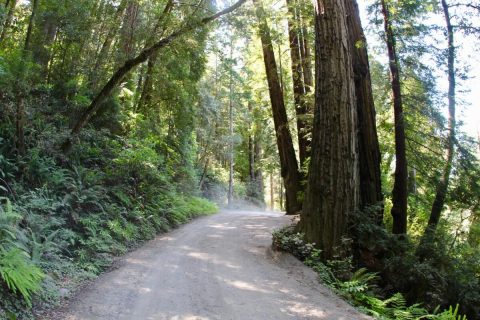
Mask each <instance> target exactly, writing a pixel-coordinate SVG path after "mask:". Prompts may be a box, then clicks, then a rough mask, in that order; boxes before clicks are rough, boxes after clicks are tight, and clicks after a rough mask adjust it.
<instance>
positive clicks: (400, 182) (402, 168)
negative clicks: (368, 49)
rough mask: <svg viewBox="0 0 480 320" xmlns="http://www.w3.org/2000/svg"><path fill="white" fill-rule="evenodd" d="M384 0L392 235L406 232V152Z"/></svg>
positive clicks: (396, 70) (384, 0)
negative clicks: (389, 99)
mask: <svg viewBox="0 0 480 320" xmlns="http://www.w3.org/2000/svg"><path fill="white" fill-rule="evenodd" d="M387 1H388V0H382V1H381V3H382V12H383V19H384V27H385V41H386V43H387V49H388V58H389V66H390V81H391V86H392V100H393V114H394V121H395V182H394V184H393V190H392V202H393V206H392V211H391V213H392V217H393V229H392V232H393V233H395V234H405V233H407V200H408V191H407V179H408V171H407V153H406V145H405V117H404V113H403V102H402V90H401V85H400V70H399V63H398V55H397V48H396V38H395V34H394V32H393V26H392V21H391V17H390V8H389V6H388V3H387Z"/></svg>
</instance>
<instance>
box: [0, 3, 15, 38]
mask: <svg viewBox="0 0 480 320" xmlns="http://www.w3.org/2000/svg"><path fill="white" fill-rule="evenodd" d="M17 3H18V0H10V1H9V2H7V3H6V5H5V8H6V9H8V11H7V16H6V17H5V22H4V23H3V28H2V34H1V35H0V43H3V41H5V39H6V37H7V32H8V29H9V28H10V25H11V24H12V20H13V16H14V13H15V8H16V7H17Z"/></svg>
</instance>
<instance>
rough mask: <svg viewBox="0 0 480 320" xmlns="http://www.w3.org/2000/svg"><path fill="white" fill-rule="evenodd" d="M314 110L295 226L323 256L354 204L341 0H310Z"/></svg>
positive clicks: (352, 124) (351, 109)
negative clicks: (312, 10)
mask: <svg viewBox="0 0 480 320" xmlns="http://www.w3.org/2000/svg"><path fill="white" fill-rule="evenodd" d="M315 35H316V40H315V44H316V47H315V52H316V55H315V68H316V70H317V72H316V77H315V83H316V86H315V113H314V123H313V137H312V138H313V140H312V156H311V163H310V170H309V174H308V186H307V191H306V198H305V202H304V207H303V211H302V214H301V220H300V225H299V227H300V229H301V231H302V232H304V233H305V237H306V239H307V241H309V242H314V243H316V244H317V245H318V246H319V248H320V249H321V250H322V255H323V258H325V259H331V258H333V257H334V255H335V252H336V248H337V247H338V246H340V245H341V240H342V238H343V237H345V236H347V235H348V223H349V219H348V217H349V214H350V213H352V212H354V211H355V210H357V209H358V205H359V192H360V182H359V172H358V171H359V169H358V157H359V156H358V151H357V127H356V124H357V117H356V113H357V111H356V97H355V82H354V76H353V67H352V61H353V58H352V52H351V46H350V45H348V44H349V34H348V24H347V8H346V2H345V1H344V0H316V2H315Z"/></svg>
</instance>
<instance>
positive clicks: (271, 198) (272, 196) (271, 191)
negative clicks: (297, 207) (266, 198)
mask: <svg viewBox="0 0 480 320" xmlns="http://www.w3.org/2000/svg"><path fill="white" fill-rule="evenodd" d="M270 209H271V210H272V211H274V210H275V193H274V189H273V171H271V172H270Z"/></svg>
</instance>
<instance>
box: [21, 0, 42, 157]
mask: <svg viewBox="0 0 480 320" xmlns="http://www.w3.org/2000/svg"><path fill="white" fill-rule="evenodd" d="M38 1H39V0H33V2H32V12H31V14H30V19H29V21H28V27H27V35H26V38H25V44H24V46H23V53H22V59H24V60H26V59H27V57H28V55H29V52H30V47H31V36H32V32H33V25H34V23H35V17H36V15H37V9H38ZM21 76H22V78H23V77H24V73H23V72H22V75H21ZM16 96H17V107H16V115H15V131H16V148H17V155H18V156H19V157H23V156H24V155H25V153H26V145H25V122H26V119H25V96H26V93H25V92H24V90H22V89H20V88H16Z"/></svg>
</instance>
